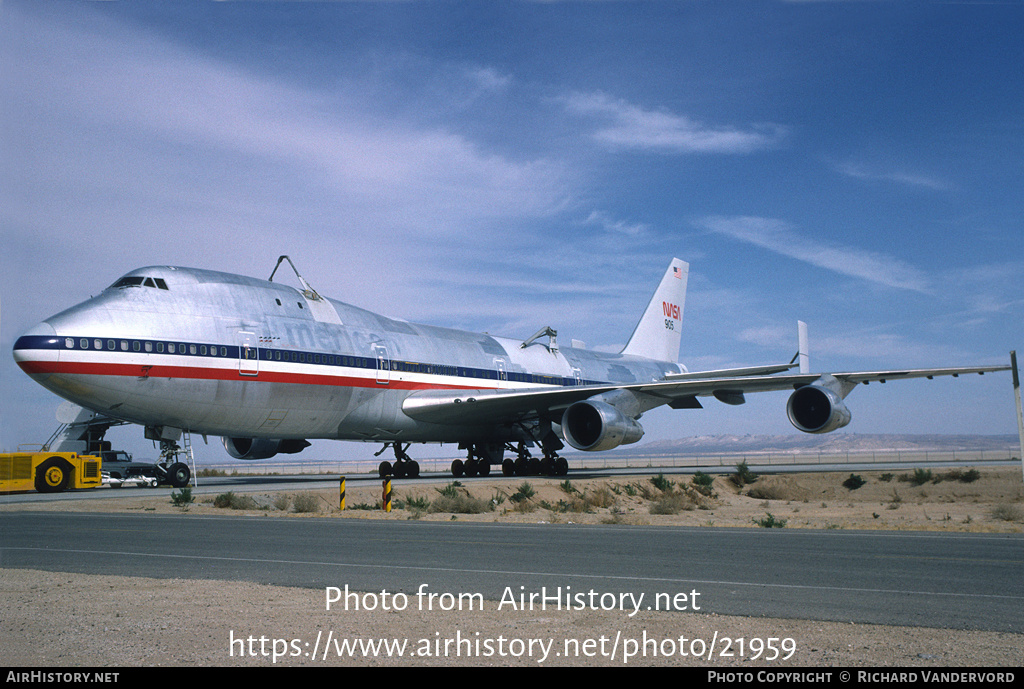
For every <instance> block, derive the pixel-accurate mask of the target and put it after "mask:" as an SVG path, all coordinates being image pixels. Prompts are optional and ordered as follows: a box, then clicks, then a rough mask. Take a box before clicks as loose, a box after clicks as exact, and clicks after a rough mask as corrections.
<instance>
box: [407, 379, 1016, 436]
mask: <svg viewBox="0 0 1024 689" xmlns="http://www.w3.org/2000/svg"><path fill="white" fill-rule="evenodd" d="M766 368H772V369H779V368H782V367H779V366H774V367H753V368H750V369H732V370H735V371H755V372H756V371H760V370H763V369H766ZM784 368H788V366H784ZM1008 369H1009V366H974V367H957V368H934V369H899V370H892V371H863V372H850V373H832V374H822V373H794V374H786V375H735V376H728V375H727V376H712V377H701V373H700V372H698V373H695V374H677V375H674V376H672V377H671V378H667V379H664V380H657V381H652V382H649V383H630V384H614V383H609V384H606V385H583V386H577V387H562V388H538V389H525V390H524V389H511V390H424V391H422V392H417V393H414V394H412V395H410V396H409V397H408V398H406V400H405V402H404V404H403V406H402V409H403V411H404V412H405V413H406V414H407V415H409V416H410V417H412V418H414V419H418V420H420V421H426V422H429V423H441V424H460V425H462V424H488V423H509V422H514V421H516V420H518V419H523V418H528V417H533V416H541V417H548V418H551V419H552V420H557V419H556V417H557V416H558V415H560V414H561V413H562V412H563V411H564V410H565V409H566V408H567V407H568V406H569V405H571V404H573V403H574V402H579V401H581V400H585V399H589V398H591V397H594V396H596V395H602V394H605V393H610V392H614V391H617V390H628V391H630V392H632V393H634V395H636V396H637V397H638V398H639V399H640V400H641V406H642V407H643V411H646V410H648V409H653V408H655V407H658V406H661V405H665V404H667V405H669V406H671V407H673V408H676V409H686V408H700V407H701V404H700V402H699V401H697V398H698V397H712V396H713V397H715V398H717V399H719V400H720V401H722V402H725V403H727V404H742V403H743V401H744V399H743V394H744V393H748V392H750V393H753V392H767V391H772V390H795V389H797V388H801V387H804V386H807V385H814V384H820V385H823V386H828V387H833V388H834V387H835V386H836V384H838V385H839V387H840V390H837V392H839V394H840V395H841V396H842V397H845V396H846V394H848V393H849V392H850V391H851V390H852V389H853V388H854V387H856V386H857V385H858V384H861V383H864V384H867V383H870V382H876V381H877V382H882V383H884V382H886V381H888V380H902V379H908V378H934V377H936V376H954V377H955V376H960V375H967V374H972V373H973V374H982V375H983V374H985V373H990V372H994V371H1005V370H1008ZM708 373H710V372H708Z"/></svg>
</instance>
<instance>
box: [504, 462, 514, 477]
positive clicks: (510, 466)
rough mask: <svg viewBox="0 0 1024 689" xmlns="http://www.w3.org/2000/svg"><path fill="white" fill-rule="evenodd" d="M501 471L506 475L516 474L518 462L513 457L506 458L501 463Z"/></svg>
mask: <svg viewBox="0 0 1024 689" xmlns="http://www.w3.org/2000/svg"><path fill="white" fill-rule="evenodd" d="M501 473H502V474H503V475H505V476H515V475H516V463H515V462H513V461H512V460H511V459H506V460H504V461H502V463H501Z"/></svg>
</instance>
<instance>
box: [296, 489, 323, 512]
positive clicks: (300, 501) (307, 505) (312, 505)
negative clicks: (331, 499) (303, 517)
mask: <svg viewBox="0 0 1024 689" xmlns="http://www.w3.org/2000/svg"><path fill="white" fill-rule="evenodd" d="M292 506H293V507H294V508H295V511H296V512H303V513H307V512H319V511H320V499H319V498H318V497H317V496H315V495H313V494H312V493H301V494H299V495H296V496H295V499H294V500H293V501H292Z"/></svg>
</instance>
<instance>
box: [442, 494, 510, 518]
mask: <svg viewBox="0 0 1024 689" xmlns="http://www.w3.org/2000/svg"><path fill="white" fill-rule="evenodd" d="M517 507H518V505H517ZM493 509H494V504H493V503H492V502H491V501H490V500H481V499H480V498H474V497H473V496H472V495H463V494H457V495H441V496H440V497H438V498H436V499H435V500H434V502H432V503H430V511H431V512H452V513H454V514H483V513H484V512H490V511H492V510H493Z"/></svg>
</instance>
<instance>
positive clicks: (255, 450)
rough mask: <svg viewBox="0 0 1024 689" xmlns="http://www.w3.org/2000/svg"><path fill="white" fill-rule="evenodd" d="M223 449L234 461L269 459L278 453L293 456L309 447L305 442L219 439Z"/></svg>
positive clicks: (269, 439)
mask: <svg viewBox="0 0 1024 689" xmlns="http://www.w3.org/2000/svg"><path fill="white" fill-rule="evenodd" d="M221 440H222V441H223V443H224V449H225V450H227V451H228V454H229V455H231V456H232V457H234V458H235V459H269V458H270V457H273V456H274V455H276V454H277V453H278V452H283V453H285V454H295V453H296V452H302V451H303V450H304V449H306V448H307V447H309V442H307V441H305V440H278V439H274V438H221Z"/></svg>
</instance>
